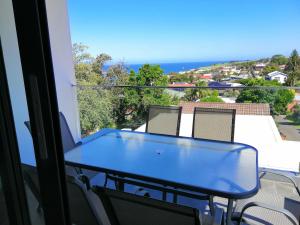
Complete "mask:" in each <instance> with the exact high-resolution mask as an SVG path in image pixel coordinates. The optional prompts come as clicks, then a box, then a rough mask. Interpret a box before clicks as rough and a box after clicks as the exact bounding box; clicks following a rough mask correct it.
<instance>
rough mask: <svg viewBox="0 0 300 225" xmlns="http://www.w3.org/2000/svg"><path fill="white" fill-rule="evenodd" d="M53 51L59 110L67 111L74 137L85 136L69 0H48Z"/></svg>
mask: <svg viewBox="0 0 300 225" xmlns="http://www.w3.org/2000/svg"><path fill="white" fill-rule="evenodd" d="M46 8H47V14H48V24H49V33H50V43H51V51H52V58H53V65H54V73H55V81H56V90H57V98H58V105H59V110H60V111H61V112H63V113H64V115H65V116H66V119H67V121H68V124H69V126H70V129H71V132H72V134H73V137H74V139H75V140H76V141H78V140H79V139H80V137H81V134H80V126H79V111H78V104H77V93H76V87H75V86H74V85H75V84H76V79H75V72H74V66H73V59H72V43H71V35H70V26H69V17H68V9H67V3H66V0H46Z"/></svg>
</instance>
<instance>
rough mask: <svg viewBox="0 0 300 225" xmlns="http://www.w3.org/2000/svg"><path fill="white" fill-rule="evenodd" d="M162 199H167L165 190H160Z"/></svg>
mask: <svg viewBox="0 0 300 225" xmlns="http://www.w3.org/2000/svg"><path fill="white" fill-rule="evenodd" d="M162 200H163V201H166V200H167V192H166V191H163V192H162Z"/></svg>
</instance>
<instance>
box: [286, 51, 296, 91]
mask: <svg viewBox="0 0 300 225" xmlns="http://www.w3.org/2000/svg"><path fill="white" fill-rule="evenodd" d="M284 72H286V73H287V74H288V78H287V81H286V83H287V85H289V86H294V85H295V83H296V82H297V81H298V80H299V79H300V58H299V54H298V52H297V50H294V51H293V52H292V54H291V56H290V57H289V59H288V62H287V64H286V67H285V69H284Z"/></svg>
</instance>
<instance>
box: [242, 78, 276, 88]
mask: <svg viewBox="0 0 300 225" xmlns="http://www.w3.org/2000/svg"><path fill="white" fill-rule="evenodd" d="M239 83H240V84H243V85H245V86H247V87H252V86H281V84H280V83H279V82H278V81H277V80H265V79H260V78H247V79H242V80H240V81H239Z"/></svg>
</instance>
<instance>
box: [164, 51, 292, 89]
mask: <svg viewBox="0 0 300 225" xmlns="http://www.w3.org/2000/svg"><path fill="white" fill-rule="evenodd" d="M274 57H275V59H276V57H277V58H278V57H281V58H283V59H284V56H281V55H275V56H273V58H274ZM279 63H283V64H278V62H277V61H276V63H274V60H273V61H272V58H271V59H263V60H257V61H246V62H232V63H225V64H219V65H213V66H209V67H204V68H198V69H191V70H188V71H181V72H178V73H170V74H169V75H168V77H169V80H170V85H169V86H170V87H176V86H179V85H180V86H183V87H191V86H196V83H197V82H198V81H199V80H201V81H205V82H207V83H208V86H210V87H216V86H220V87H224V86H226V87H238V86H244V85H243V84H241V83H240V82H239V81H240V80H243V79H251V78H256V79H265V80H275V81H278V83H280V84H285V83H286V81H287V78H288V74H286V73H285V68H286V64H285V63H286V61H285V60H282V61H281V62H280V61H279Z"/></svg>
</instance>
